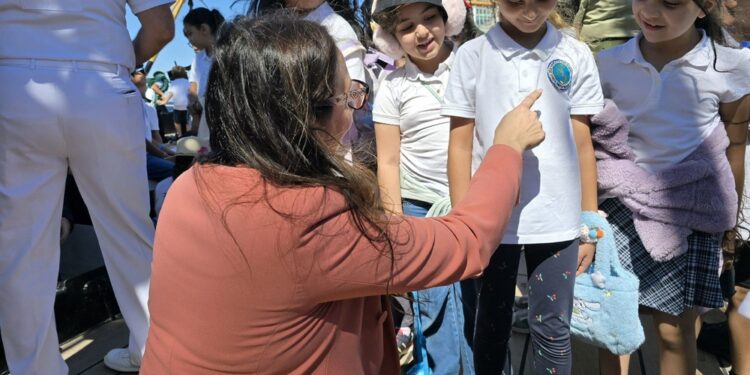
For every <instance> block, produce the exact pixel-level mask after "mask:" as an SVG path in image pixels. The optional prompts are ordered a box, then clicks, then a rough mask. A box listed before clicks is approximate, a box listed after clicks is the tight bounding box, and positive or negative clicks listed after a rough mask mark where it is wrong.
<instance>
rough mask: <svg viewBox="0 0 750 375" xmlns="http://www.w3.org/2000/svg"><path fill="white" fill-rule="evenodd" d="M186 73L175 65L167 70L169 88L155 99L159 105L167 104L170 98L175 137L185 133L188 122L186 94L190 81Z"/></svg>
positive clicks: (187, 93)
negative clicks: (159, 97)
mask: <svg viewBox="0 0 750 375" xmlns="http://www.w3.org/2000/svg"><path fill="white" fill-rule="evenodd" d="M187 78H188V73H187V71H186V70H185V68H183V67H181V66H179V65H176V66H175V67H174V68H172V70H170V71H169V79H170V84H169V90H167V93H166V94H165V95H164V96H163V97H161V99H159V100H158V101H157V104H159V105H167V102H169V100H170V99H172V115H173V116H174V128H175V132H176V133H177V137H182V136H183V135H184V134H186V133H187V122H188V113H187V107H188V95H189V91H190V82H189V81H188V79H187Z"/></svg>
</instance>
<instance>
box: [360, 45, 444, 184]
mask: <svg viewBox="0 0 750 375" xmlns="http://www.w3.org/2000/svg"><path fill="white" fill-rule="evenodd" d="M453 59H454V53H453V52H451V54H450V56H448V58H447V59H446V60H445V61H443V62H442V63H441V64H440V66H439V67H438V69H437V70H436V71H435V74H427V73H423V72H422V71H420V70H419V68H417V66H416V65H414V63H412V62H411V60H410V59H408V58H407V59H406V64H405V65H404V66H403V67H401V68H399V69H397V70H395V71H393V72H392V73H391V74H389V75H388V76H387V77H386V78H385V80H383V82H382V83H381V84H380V88H379V89H378V92H377V94H376V96H375V104H374V105H373V109H372V119H373V121H374V122H376V123H381V124H385V125H394V126H398V127H400V129H401V158H400V160H401V168H403V169H404V170H405V171H407V173H409V174H410V175H411V176H413V177H414V178H415V179H416V180H417V181H419V182H420V183H421V184H422V185H423V186H424V187H426V188H428V189H430V190H431V191H433V192H434V193H436V194H438V195H440V196H442V197H447V196H448V172H447V168H448V136H449V134H450V118H449V117H445V116H443V115H441V114H440V109H441V102H442V97H443V93H444V92H445V86H446V85H447V84H448V78H449V77H450V71H451V65H452V64H453Z"/></svg>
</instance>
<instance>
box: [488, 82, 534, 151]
mask: <svg viewBox="0 0 750 375" xmlns="http://www.w3.org/2000/svg"><path fill="white" fill-rule="evenodd" d="M541 95H542V90H539V89H537V90H534V91H532V92H531V94H529V95H528V96H527V97H526V98H524V99H523V101H521V104H519V105H518V106H517V107H516V108H513V110H511V111H510V112H508V113H507V114H506V115H505V116H503V118H502V120H500V123H499V124H498V125H497V128H495V139H494V142H493V143H494V144H496V145H498V144H504V145H507V146H510V147H512V148H514V149H515V150H516V151H518V152H519V153H522V152H523V151H525V150H528V149H531V148H534V147H536V146H537V145H539V144H540V143H542V141H544V130H542V123H541V122H539V115H538V114H537V113H536V112H534V111H532V110H531V106H533V105H534V102H536V100H537V99H539V97H540V96H541Z"/></svg>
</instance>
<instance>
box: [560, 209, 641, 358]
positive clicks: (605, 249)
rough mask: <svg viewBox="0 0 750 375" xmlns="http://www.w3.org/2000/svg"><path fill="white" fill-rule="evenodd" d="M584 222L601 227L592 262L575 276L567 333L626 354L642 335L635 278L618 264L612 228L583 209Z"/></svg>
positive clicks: (595, 214) (638, 344)
mask: <svg viewBox="0 0 750 375" xmlns="http://www.w3.org/2000/svg"><path fill="white" fill-rule="evenodd" d="M582 219H583V222H584V223H585V224H586V225H587V226H589V227H590V228H596V227H598V228H600V229H602V230H603V231H604V236H603V237H602V238H600V239H599V241H598V242H597V244H596V245H597V246H596V258H595V261H594V263H592V264H591V266H590V267H589V268H588V269H587V270H586V272H584V273H582V274H581V275H579V276H578V277H576V282H575V290H574V293H573V316H572V319H571V320H570V332H571V334H573V336H574V337H576V338H578V339H580V340H582V341H584V342H586V343H589V344H591V345H594V346H598V347H601V348H606V349H607V350H609V351H610V352H612V353H613V354H617V355H623V354H629V353H632V352H634V351H636V350H637V349H638V347H640V346H641V344H643V341H644V340H645V336H644V334H643V327H642V326H641V321H640V319H639V317H638V278H637V277H636V276H635V275H634V274H632V273H630V272H629V271H627V270H625V269H624V268H623V267H622V265H621V264H620V259H619V256H618V254H617V246H616V245H615V239H614V234H613V232H612V227H611V226H610V225H609V223H608V222H607V220H606V219H605V218H604V217H602V216H601V215H599V214H598V213H596V212H584V213H583V216H582Z"/></svg>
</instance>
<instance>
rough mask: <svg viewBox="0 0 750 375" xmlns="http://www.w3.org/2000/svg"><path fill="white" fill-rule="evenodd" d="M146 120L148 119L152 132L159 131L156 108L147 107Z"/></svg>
mask: <svg viewBox="0 0 750 375" xmlns="http://www.w3.org/2000/svg"><path fill="white" fill-rule="evenodd" d="M146 118H147V119H148V127H149V129H151V130H154V131H158V130H159V116H158V115H157V113H156V108H154V107H152V106H150V105H147V106H146Z"/></svg>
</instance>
